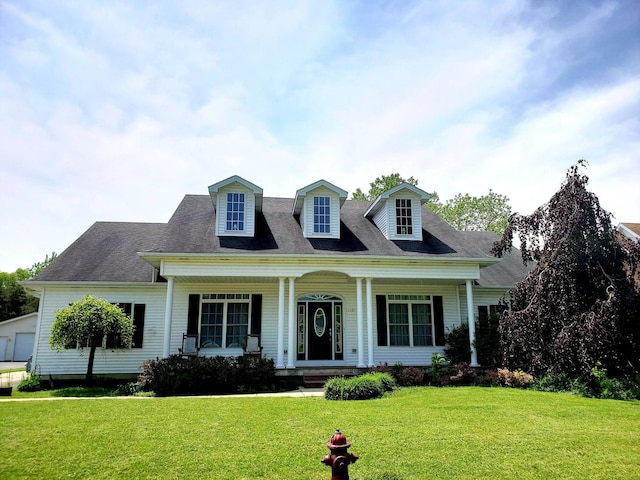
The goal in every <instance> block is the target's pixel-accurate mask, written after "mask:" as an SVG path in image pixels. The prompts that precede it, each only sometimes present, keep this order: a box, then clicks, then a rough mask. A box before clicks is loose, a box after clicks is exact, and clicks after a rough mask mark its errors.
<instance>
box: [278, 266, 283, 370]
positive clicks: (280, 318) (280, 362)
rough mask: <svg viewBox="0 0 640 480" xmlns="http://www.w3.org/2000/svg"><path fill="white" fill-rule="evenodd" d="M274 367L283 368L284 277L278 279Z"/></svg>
mask: <svg viewBox="0 0 640 480" xmlns="http://www.w3.org/2000/svg"><path fill="white" fill-rule="evenodd" d="M276 368H284V277H281V278H279V279H278V353H277V356H276Z"/></svg>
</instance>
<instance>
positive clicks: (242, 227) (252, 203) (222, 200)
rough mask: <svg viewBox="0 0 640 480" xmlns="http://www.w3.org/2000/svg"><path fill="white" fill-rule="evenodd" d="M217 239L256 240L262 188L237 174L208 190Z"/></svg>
mask: <svg viewBox="0 0 640 480" xmlns="http://www.w3.org/2000/svg"><path fill="white" fill-rule="evenodd" d="M209 196H211V202H212V203H213V209H214V210H215V212H216V235H217V236H218V237H253V236H254V234H255V225H256V215H257V213H258V212H260V211H262V189H261V188H260V187H258V186H257V185H254V184H253V183H251V182H249V181H247V180H245V179H244V178H242V177H239V176H238V175H234V176H233V177H229V178H227V179H226V180H222V181H221V182H218V183H214V184H213V185H211V186H210V187H209Z"/></svg>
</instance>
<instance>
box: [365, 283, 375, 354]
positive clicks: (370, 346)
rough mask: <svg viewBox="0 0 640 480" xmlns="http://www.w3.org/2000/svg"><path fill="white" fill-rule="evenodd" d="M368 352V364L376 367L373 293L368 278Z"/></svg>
mask: <svg viewBox="0 0 640 480" xmlns="http://www.w3.org/2000/svg"><path fill="white" fill-rule="evenodd" d="M366 288H367V353H368V356H369V359H368V364H369V366H370V367H374V366H375V363H373V295H371V279H370V278H367V287H366Z"/></svg>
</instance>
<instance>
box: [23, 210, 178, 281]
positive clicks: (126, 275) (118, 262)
mask: <svg viewBox="0 0 640 480" xmlns="http://www.w3.org/2000/svg"><path fill="white" fill-rule="evenodd" d="M165 228H166V224H164V223H128V222H96V223H94V224H93V225H92V226H91V227H90V228H89V229H88V230H87V231H86V232H85V233H83V234H82V235H81V236H80V238H78V239H77V240H76V241H75V242H73V243H72V244H71V245H70V246H69V247H68V248H67V249H66V250H65V251H64V252H62V253H61V254H60V255H58V257H56V259H55V260H54V261H53V262H51V264H50V265H49V266H48V267H47V268H45V269H44V270H43V271H42V272H41V273H40V274H39V275H37V276H36V277H35V278H34V281H56V282H150V281H151V280H152V278H153V274H154V270H153V267H152V266H151V265H149V264H148V263H147V262H145V261H144V260H143V259H141V258H140V257H139V256H138V255H137V252H139V251H143V250H149V249H151V248H152V247H153V245H155V243H156V242H158V240H159V239H160V238H161V236H162V233H163V232H164V229H165Z"/></svg>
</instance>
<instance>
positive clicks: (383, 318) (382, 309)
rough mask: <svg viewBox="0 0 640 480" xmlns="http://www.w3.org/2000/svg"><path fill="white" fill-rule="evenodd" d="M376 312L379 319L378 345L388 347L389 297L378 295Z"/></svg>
mask: <svg viewBox="0 0 640 480" xmlns="http://www.w3.org/2000/svg"><path fill="white" fill-rule="evenodd" d="M376 313H377V319H378V346H381V347H386V346H387V345H388V343H387V297H386V296H384V295H376Z"/></svg>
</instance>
